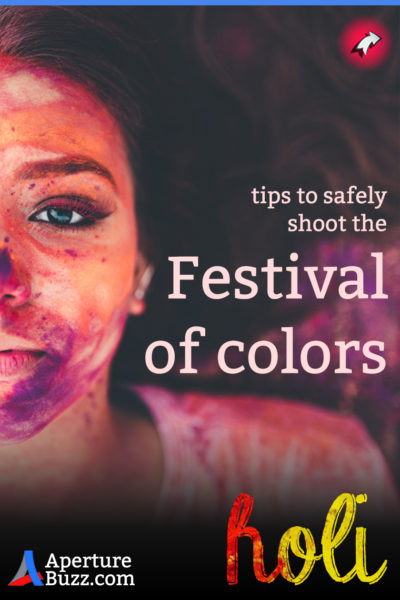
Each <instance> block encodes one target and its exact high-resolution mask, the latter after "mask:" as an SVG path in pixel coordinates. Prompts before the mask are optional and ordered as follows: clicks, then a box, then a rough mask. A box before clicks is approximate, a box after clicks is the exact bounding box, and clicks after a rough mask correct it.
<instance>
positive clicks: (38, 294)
mask: <svg viewBox="0 0 400 600" xmlns="http://www.w3.org/2000/svg"><path fill="white" fill-rule="evenodd" d="M41 295H42V292H38V293H37V294H35V296H34V297H35V298H40V296H41Z"/></svg>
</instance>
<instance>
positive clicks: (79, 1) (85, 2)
mask: <svg viewBox="0 0 400 600" xmlns="http://www.w3.org/2000/svg"><path fill="white" fill-rule="evenodd" d="M43 4H45V5H51V4H56V5H61V6H69V5H80V6H91V5H93V6H99V5H101V6H105V5H107V6H149V5H151V6H279V5H284V6H296V5H297V6H298V5H300V6H346V5H351V6H382V5H386V6H389V5H391V6H393V5H398V4H400V0H384V2H378V1H377V0H328V1H327V2H321V1H320V0H319V1H318V0H269V1H263V0H258V1H253V2H244V1H243V0H203V1H197V2H196V1H195V0H175V1H174V2H167V1H162V0H137V1H136V2H135V1H134V0H116V1H115V2H112V3H111V2H110V1H106V0H91V1H90V0H64V2H57V1H54V0H53V1H51V0H31V1H29V0H14V1H12V0H11V1H9V2H1V1H0V6H11V5H21V6H37V5H43Z"/></svg>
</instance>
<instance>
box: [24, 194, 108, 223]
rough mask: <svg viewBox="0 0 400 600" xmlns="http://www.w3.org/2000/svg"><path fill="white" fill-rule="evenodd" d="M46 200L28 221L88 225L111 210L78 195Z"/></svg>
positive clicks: (106, 215)
mask: <svg viewBox="0 0 400 600" xmlns="http://www.w3.org/2000/svg"><path fill="white" fill-rule="evenodd" d="M50 200H51V201H52V202H51V203H50ZM47 202H48V204H47V206H46V207H43V208H41V209H40V210H38V211H36V212H35V213H34V214H33V215H31V216H30V217H29V221H36V222H38V221H39V222H41V223H50V225H55V226H56V227H89V226H90V225H94V224H95V223H96V222H97V221H99V220H100V219H104V218H105V217H108V216H109V215H110V214H111V212H112V211H108V210H104V209H103V208H102V207H100V206H98V205H96V204H94V203H93V202H92V201H91V200H90V199H87V198H83V197H78V196H66V197H64V196H58V197H57V198H48V200H47Z"/></svg>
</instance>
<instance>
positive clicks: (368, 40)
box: [352, 31, 382, 58]
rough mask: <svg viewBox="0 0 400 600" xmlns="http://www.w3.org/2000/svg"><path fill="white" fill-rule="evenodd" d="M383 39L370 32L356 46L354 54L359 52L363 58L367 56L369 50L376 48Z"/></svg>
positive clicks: (353, 50)
mask: <svg viewBox="0 0 400 600" xmlns="http://www.w3.org/2000/svg"><path fill="white" fill-rule="evenodd" d="M381 39H382V38H381V37H380V36H379V35H377V34H376V33H374V32H373V31H369V32H368V33H366V34H365V36H364V37H363V38H362V39H361V40H360V41H359V42H358V43H357V44H356V45H355V46H354V48H353V49H352V52H358V54H359V55H360V56H361V58H363V57H364V56H366V54H367V52H368V50H369V48H370V47H371V46H376V44H377V43H378V42H380V41H381Z"/></svg>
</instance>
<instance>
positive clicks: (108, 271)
mask: <svg viewBox="0 0 400 600" xmlns="http://www.w3.org/2000/svg"><path fill="white" fill-rule="evenodd" d="M82 262H83V261H80V264H79V267H78V268H73V269H71V270H70V273H69V286H67V287H69V288H70V289H71V297H73V296H75V295H77V296H78V297H79V298H80V302H79V304H80V307H81V309H82V321H83V323H82V324H83V325H86V326H85V329H86V330H88V329H89V326H90V322H91V321H92V320H93V319H96V320H97V319H100V320H101V321H102V322H103V323H107V322H108V321H109V320H110V318H111V316H112V314H113V313H114V311H115V310H116V309H117V308H119V307H123V310H125V311H126V310H127V302H128V299H129V297H130V295H131V293H132V289H133V279H134V257H133V255H132V256H130V255H129V253H128V252H125V253H124V254H122V255H121V254H119V253H118V257H117V256H115V257H114V256H113V255H112V253H111V252H108V253H107V255H106V256H104V260H102V258H100V260H99V259H98V258H96V259H95V260H88V261H86V262H85V264H82ZM65 290H66V286H65V281H64V291H65ZM65 301H66V302H68V292H67V295H66V297H65Z"/></svg>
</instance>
